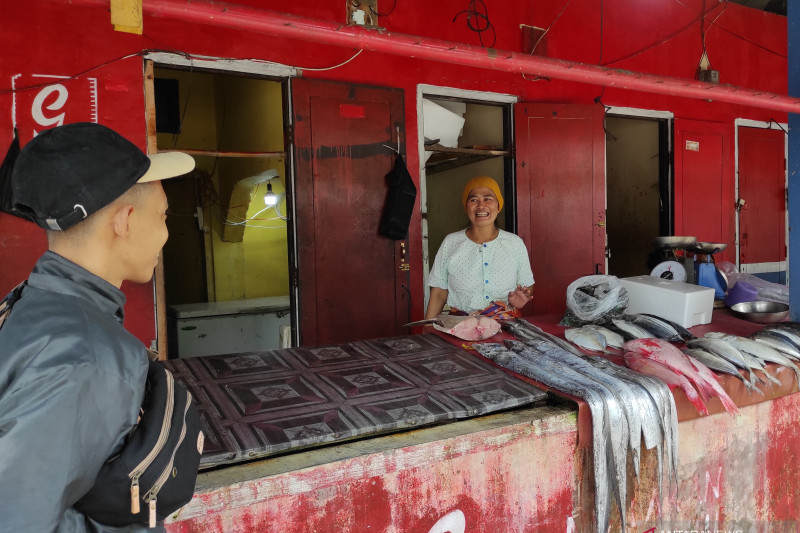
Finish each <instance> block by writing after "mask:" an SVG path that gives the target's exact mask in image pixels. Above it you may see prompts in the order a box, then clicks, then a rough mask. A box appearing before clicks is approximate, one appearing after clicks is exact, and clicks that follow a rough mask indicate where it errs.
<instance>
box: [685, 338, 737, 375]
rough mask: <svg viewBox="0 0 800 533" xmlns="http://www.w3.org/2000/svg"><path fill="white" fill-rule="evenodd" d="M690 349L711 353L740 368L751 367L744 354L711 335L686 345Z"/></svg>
mask: <svg viewBox="0 0 800 533" xmlns="http://www.w3.org/2000/svg"><path fill="white" fill-rule="evenodd" d="M686 346H688V347H689V348H701V349H703V350H705V351H707V352H711V353H713V354H715V355H717V356H719V357H722V358H723V359H725V360H726V361H728V362H731V363H733V364H734V365H736V366H738V367H739V368H744V369H745V370H749V369H750V366H749V365H748V364H747V362H746V361H745V359H744V356H742V352H740V351H739V350H737V349H736V348H735V347H733V346H731V345H730V344H729V343H727V342H725V341H724V340H722V339H718V338H714V336H711V334H710V333H707V334H706V336H705V337H703V338H702V339H695V340H693V341H689V342H687V343H686Z"/></svg>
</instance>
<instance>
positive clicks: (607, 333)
mask: <svg viewBox="0 0 800 533" xmlns="http://www.w3.org/2000/svg"><path fill="white" fill-rule="evenodd" d="M584 327H585V328H589V329H593V330H595V331H597V332H598V333H600V334H601V335H602V336H603V337H604V338H605V339H606V346H611V347H612V348H617V349H619V350H621V349H622V345H623V344H625V339H624V338H623V336H622V335H620V334H619V333H617V332H616V331H611V330H610V329H608V328H604V327H603V326H599V325H597V324H586V325H585V326H584Z"/></svg>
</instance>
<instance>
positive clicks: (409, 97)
mask: <svg viewBox="0 0 800 533" xmlns="http://www.w3.org/2000/svg"><path fill="white" fill-rule="evenodd" d="M146 3H147V2H146ZM13 4H14V5H13V6H12V7H9V8H6V9H5V10H4V13H3V32H2V33H0V45H2V49H3V50H5V51H6V53H4V57H3V62H2V64H0V146H7V145H8V143H9V142H10V140H11V135H12V122H13V121H14V117H16V123H17V124H18V125H19V127H20V129H21V134H25V133H26V134H27V135H28V137H27V138H23V141H26V140H27V139H28V138H30V137H29V136H30V134H31V132H32V130H33V129H34V128H35V127H39V128H41V127H42V126H41V125H39V126H36V119H35V117H34V116H33V115H32V114H31V112H30V106H22V103H23V102H30V103H31V104H32V103H33V102H34V100H35V96H36V95H37V94H39V91H40V89H41V88H42V87H43V86H46V85H51V84H53V83H55V82H56V81H57V80H54V79H53V78H48V79H42V78H36V77H34V76H35V75H42V74H45V75H49V76H61V77H67V78H72V77H74V78H75V79H74V80H72V81H69V80H67V81H64V82H63V84H64V85H65V86H66V87H68V88H70V90H71V91H72V88H73V87H74V91H72V92H70V97H69V98H70V100H69V102H71V103H72V102H74V100H73V99H74V98H77V97H79V96H81V97H85V96H86V95H85V94H82V93H81V91H82V90H84V89H85V87H86V80H87V79H90V78H94V79H96V95H97V97H96V108H91V107H90V108H86V107H85V106H84V105H80V106H77V107H76V108H74V109H71V111H70V112H69V113H67V114H66V115H65V116H64V121H65V122H74V121H76V120H87V119H89V118H91V114H92V113H94V114H95V116H96V120H98V121H99V122H101V123H103V124H106V125H108V126H111V127H112V128H115V129H117V130H119V131H120V132H121V133H122V134H124V135H125V136H126V137H128V138H129V139H131V140H132V141H134V142H135V143H137V144H139V145H140V146H142V147H144V143H145V122H144V97H143V77H142V60H141V57H139V54H141V53H142V52H143V51H144V50H148V49H159V50H165V51H174V52H184V53H187V54H192V55H205V56H215V57H226V58H256V59H261V60H269V61H274V62H279V63H284V64H288V65H293V66H296V67H300V68H303V67H305V68H324V67H330V66H333V65H338V64H339V63H341V62H343V61H344V60H346V59H348V58H350V57H351V56H352V55H353V54H354V53H355V50H352V49H343V48H337V47H332V46H320V45H317V44H314V43H312V42H306V41H299V40H293V39H276V38H273V37H271V36H270V35H265V34H257V33H252V32H246V31H235V30H231V29H218V28H214V27H212V26H207V25H202V26H201V25H196V24H188V23H181V22H178V21H175V20H169V19H164V18H157V17H152V16H150V15H147V16H145V19H144V32H143V34H142V35H141V36H139V35H132V34H127V33H119V32H115V31H113V29H112V27H111V25H110V22H109V13H108V7H107V5H103V4H97V5H83V4H82V3H81V2H80V1H79V2H76V3H71V4H70V3H66V2H55V1H50V0H29V1H28V2H24V3H20V2H15V3H13ZM238 4H239V5H247V6H252V7H254V8H258V9H266V10H275V11H281V12H287V11H288V12H290V13H292V14H295V15H300V16H305V17H311V18H317V19H322V20H326V21H342V22H344V19H345V2H344V1H342V0H325V1H317V2H306V3H301V2H295V3H286V2H278V1H275V0H260V1H256V0H249V1H246V0H243V1H241V2H238ZM393 4H394V7H393ZM468 4H469V3H468V2H466V1H464V2H458V3H453V2H424V1H422V0H408V1H402V2H400V1H398V2H396V3H394V2H390V1H389V0H381V2H380V4H379V12H382V13H386V12H388V15H386V16H381V17H379V23H380V25H381V26H382V27H385V28H387V29H388V30H389V31H390V32H396V33H406V34H414V35H419V36H425V37H432V38H436V39H446V40H452V41H455V42H462V43H467V44H470V45H479V44H480V41H479V35H478V33H476V32H474V31H472V30H470V29H469V27H468V25H467V14H466V13H463V10H464V9H466V8H467V6H468ZM508 5H511V4H508ZM489 9H490V11H489V12H488V17H489V18H488V20H489V22H490V23H491V29H492V30H493V31H491V30H489V31H486V32H484V33H483V34H481V36H482V38H483V41H484V43H485V44H491V41H492V34H494V35H495V36H496V43H495V45H494V47H495V48H498V49H504V50H512V51H520V50H521V47H522V41H523V39H522V34H521V31H520V28H519V26H520V24H527V25H532V26H539V27H543V28H548V27H549V28H550V29H549V31H548V32H547V34H546V37H545V44H546V46H547V50H548V54H549V55H550V56H551V57H555V58H559V59H566V60H571V61H578V62H584V63H588V64H593V65H607V66H610V67H613V68H620V69H627V70H632V71H641V72H646V73H650V74H656V75H664V76H676V77H684V78H693V77H694V75H695V71H696V69H697V65H698V62H699V60H700V56H701V53H702V42H703V39H702V37H701V36H702V35H703V34H704V35H705V44H706V49H707V52H708V57H709V59H710V62H711V66H712V68H714V69H716V70H719V71H720V79H721V81H722V82H723V83H730V84H734V85H739V86H743V87H748V88H754V89H759V90H763V91H768V92H774V93H779V94H786V91H787V78H786V72H787V61H786V39H787V37H786V35H787V34H786V18H785V17H780V16H777V15H772V14H768V13H764V12H761V11H757V10H753V9H749V8H745V7H741V6H738V5H732V4H727V3H722V4H720V3H718V2H711V1H708V0H684V1H682V2H648V3H643V2H641V0H606V1H604V2H601V3H598V2H595V1H593V0H573V1H572V2H569V3H565V2H525V3H521V4H519V5H514V7H513V9H511V8H507V9H499V8H497V7H496V6H489ZM601 9H602V12H601ZM704 10H706V11H707V13H706V16H705V18H703V14H704ZM701 21H703V22H702V23H701ZM303 75H304V76H306V77H309V78H319V79H329V80H341V81H349V82H356V83H365V84H372V85H381V86H390V87H399V88H402V89H403V90H404V91H405V109H406V132H407V133H406V146H407V147H408V150H407V165H408V167H409V169H411V174H412V176H414V177H415V179H417V178H418V171H417V170H416V169H417V168H418V167H419V158H418V154H417V151H416V149H415V147H416V146H417V138H416V131H417V120H416V86H417V84H419V83H425V84H433V85H441V86H450V87H457V88H461V89H473V90H480V91H491V92H498V93H506V94H515V95H518V96H519V98H520V101H538V102H559V103H577V104H593V103H594V102H595V99H597V98H599V100H600V101H601V102H602V103H603V104H605V105H609V106H624V107H635V108H643V109H656V110H667V111H671V112H673V113H674V114H675V116H676V118H683V119H690V120H698V121H707V122H715V123H718V124H721V125H722V127H723V128H725V129H727V130H728V131H729V132H730V134H729V135H727V139H728V140H727V143H728V146H727V153H729V154H733V153H734V150H733V145H732V143H733V142H734V140H733V139H734V135H733V121H734V119H735V118H749V119H753V120H763V121H768V120H770V119H775V120H777V121H786V114H785V113H778V112H772V111H769V110H763V109H756V108H750V107H746V106H740V105H731V104H725V103H717V102H708V101H699V100H690V99H686V98H678V97H669V96H660V95H653V94H645V93H636V92H631V91H626V90H622V89H615V88H607V89H602V88H601V87H597V86H590V85H585V84H577V83H567V82H562V81H558V80H537V81H531V80H530V79H525V78H524V77H523V76H521V75H518V74H510V73H500V72H496V71H486V70H481V69H477V68H469V67H461V66H455V65H448V64H443V63H439V62H426V61H420V60H417V59H414V58H410V57H409V58H404V57H402V58H401V57H395V56H388V55H385V54H377V53H370V52H364V53H362V54H361V55H360V56H359V57H357V58H355V59H354V60H353V61H351V62H349V63H347V64H346V65H343V66H341V67H339V68H335V69H332V70H323V71H314V70H305V71H303ZM12 87H15V88H16V91H15V90H12ZM52 96H53V95H51V99H50V100H46V101H45V102H44V104H45V105H48V104H52V103H54V100H53V98H52ZM15 104H19V105H18V106H17V107H15ZM43 113H44V118H52V117H53V116H55V115H57V114H59V111H58V108H57V107H56V109H55V110H47V109H46V108H44V111H43ZM87 113H88V114H89V115H90V116H89V117H87ZM40 118H41V117H40ZM565 149H568V147H565ZM731 157H733V156H732V155H731ZM720 164H722V162H721V163H720ZM726 168H727V170H724V172H726V173H727V174H726V175H725V176H724V179H725V180H727V181H730V183H733V175H732V174H731V173H732V170H730V169H732V168H733V165H727V167H726ZM676 171H677V169H676ZM678 178H679V176H676V180H677V179H678ZM701 207H702V206H701V205H694V204H690V203H689V200H687V201H686V203H685V204H684V205H682V206H681V208H682V209H683V210H692V209H695V210H696V209H699V208H701ZM723 213H724V216H727V221H726V222H725V223H724V224H725V225H726V226H727V227H733V216H734V213H733V210H732V207H731V208H729V207H728V206H727V205H725V206H723ZM0 228H2V230H0V261H2V264H3V265H5V267H4V268H3V269H2V271H0V292H3V291H6V290H8V289H10V288H11V287H13V286H14V285H15V284H16V283H17V282H18V281H19V280H20V279H21V278H22V277H24V275H25V273H26V272H27V271H28V270H29V269H30V267H31V266H32V264H33V262H34V260H35V258H36V257H37V256H38V255H39V253H41V251H43V250H44V248H45V244H44V239H43V237H41V236H40V234H39V232H38V230H37V229H36V228H33V227H31V226H30V225H29V224H27V223H24V222H21V221H17V220H14V219H12V218H11V217H8V216H4V215H3V216H0ZM684 229H685V230H686V231H687V232H690V233H691V232H692V231H693V230H694V228H684ZM420 250H421V229H420V218H419V214H418V213H417V214H415V217H414V219H412V223H411V230H410V250H409V257H410V261H411V268H412V270H411V272H412V287H411V288H412V290H411V293H412V296H413V297H414V298H415V299H416V301H415V303H414V306H413V314H414V318H420V317H421V315H422V313H423V309H422V294H423V287H422V269H421V266H422V263H421V251H420ZM125 290H126V293H127V294H128V296H129V305H128V308H127V309H128V315H127V316H128V318H127V321H126V324H127V326H128V327H129V328H130V329H131V330H132V331H133V332H134V333H135V334H136V335H137V336H139V337H140V338H141V339H142V340H143V341H145V342H146V343H148V344H149V341H150V339H152V338H153V337H154V323H153V305H152V288H151V287H150V286H149V285H147V286H143V287H132V286H126V288H125Z"/></svg>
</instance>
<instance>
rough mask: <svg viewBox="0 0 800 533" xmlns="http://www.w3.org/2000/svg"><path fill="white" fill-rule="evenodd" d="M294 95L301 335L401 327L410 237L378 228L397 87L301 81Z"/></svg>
mask: <svg viewBox="0 0 800 533" xmlns="http://www.w3.org/2000/svg"><path fill="white" fill-rule="evenodd" d="M292 100H293V106H294V107H293V114H294V131H295V143H294V150H295V164H296V176H295V188H294V191H293V193H294V198H295V202H296V209H297V215H296V220H295V231H296V241H297V266H296V276H294V279H293V283H295V284H296V287H297V289H298V292H299V318H300V320H299V328H300V343H301V344H302V345H316V344H330V343H339V342H348V341H353V340H360V339H369V338H376V337H387V336H393V335H399V334H403V333H406V332H407V331H408V330H407V328H402V327H401V326H402V325H403V324H405V323H407V322H408V321H409V316H410V315H409V310H410V305H409V303H410V302H409V300H410V293H409V291H408V270H407V261H406V258H405V253H404V252H405V250H406V249H407V243H405V242H398V241H393V240H390V239H388V238H386V237H382V236H380V235H378V223H379V221H380V217H381V212H382V209H383V205H384V202H385V198H386V193H387V185H386V179H385V176H386V174H387V173H388V172H389V171H390V170H391V169H392V168H393V166H394V162H395V152H394V151H392V149H391V148H388V147H396V146H397V143H398V138H399V139H401V140H402V139H403V138H404V115H403V92H402V90H399V89H387V88H378V87H365V86H357V85H351V84H344V83H334V82H323V81H312V80H304V79H298V80H295V81H294V82H293V85H292ZM384 145H386V146H384ZM387 146H388V147H387Z"/></svg>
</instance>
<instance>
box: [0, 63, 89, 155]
mask: <svg viewBox="0 0 800 533" xmlns="http://www.w3.org/2000/svg"><path fill="white" fill-rule="evenodd" d="M11 88H12V89H13V91H14V92H13V95H14V97H13V100H12V109H11V116H12V120H13V123H14V126H15V127H16V128H17V131H18V132H19V138H20V140H21V141H22V142H23V143H25V142H27V141H29V140H30V139H32V138H33V137H35V136H36V135H37V134H38V133H39V132H40V131H42V130H46V129H48V128H54V127H56V126H60V125H62V124H68V123H72V122H97V78H70V77H67V76H55V75H48V74H15V75H14V76H12V77H11Z"/></svg>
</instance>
